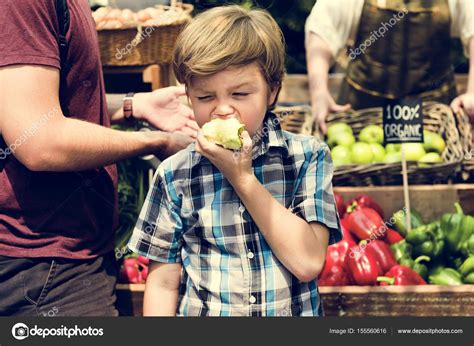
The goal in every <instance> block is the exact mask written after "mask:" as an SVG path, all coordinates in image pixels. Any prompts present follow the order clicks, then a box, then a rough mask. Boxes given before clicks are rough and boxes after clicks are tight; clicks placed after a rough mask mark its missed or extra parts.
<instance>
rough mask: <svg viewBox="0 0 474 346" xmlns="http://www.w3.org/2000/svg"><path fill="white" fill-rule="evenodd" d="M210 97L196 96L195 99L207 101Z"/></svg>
mask: <svg viewBox="0 0 474 346" xmlns="http://www.w3.org/2000/svg"><path fill="white" fill-rule="evenodd" d="M211 98H212V96H210V95H207V96H198V97H197V99H198V100H199V101H207V100H210V99H211Z"/></svg>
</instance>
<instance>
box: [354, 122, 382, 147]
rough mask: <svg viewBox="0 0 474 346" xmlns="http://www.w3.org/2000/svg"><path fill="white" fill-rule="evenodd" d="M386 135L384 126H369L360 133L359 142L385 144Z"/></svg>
mask: <svg viewBox="0 0 474 346" xmlns="http://www.w3.org/2000/svg"><path fill="white" fill-rule="evenodd" d="M383 138H384V133H383V129H382V126H378V125H368V126H366V127H364V128H363V129H362V131H360V134H359V141H361V142H365V143H369V144H370V143H379V144H382V143H383Z"/></svg>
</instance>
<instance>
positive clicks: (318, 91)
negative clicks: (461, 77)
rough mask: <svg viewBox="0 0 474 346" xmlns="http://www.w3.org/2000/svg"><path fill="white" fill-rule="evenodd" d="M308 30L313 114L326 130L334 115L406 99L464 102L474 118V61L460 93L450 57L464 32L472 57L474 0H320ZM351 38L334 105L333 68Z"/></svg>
mask: <svg viewBox="0 0 474 346" xmlns="http://www.w3.org/2000/svg"><path fill="white" fill-rule="evenodd" d="M305 32H306V51H307V64H308V75H309V84H310V93H311V103H312V108H313V116H314V119H315V121H316V122H317V123H318V125H319V127H320V128H321V129H322V130H323V132H325V131H326V123H325V120H326V116H327V114H328V113H329V112H341V111H342V112H344V111H348V110H349V109H351V108H353V109H361V108H368V107H376V106H381V105H383V104H384V102H385V101H386V100H392V99H397V98H402V97H406V96H417V97H421V98H422V99H423V100H436V101H439V102H442V103H446V104H451V106H452V108H453V110H454V111H458V110H459V108H460V107H462V108H464V110H465V111H466V112H467V114H468V115H470V117H471V119H472V120H473V121H474V59H472V58H471V59H470V69H469V78H468V84H467V91H466V93H464V94H462V95H459V96H457V97H456V85H455V81H454V69H453V66H452V63H451V60H450V45H451V37H458V36H460V37H461V40H462V42H463V44H464V48H465V52H466V53H467V54H468V55H469V56H471V57H472V56H474V1H463V0H432V1H423V0H411V1H404V0H318V1H317V2H316V4H315V5H314V7H313V10H312V12H311V14H310V16H309V17H308V19H307V21H306V27H305ZM348 41H349V42H353V43H354V44H353V46H352V48H351V49H350V50H349V65H348V67H347V72H346V76H345V78H344V80H343V83H342V86H341V90H340V94H339V99H338V100H337V102H336V101H335V100H334V99H333V98H332V96H331V95H330V92H329V89H328V73H329V69H330V67H331V64H332V62H333V61H334V59H335V57H336V56H337V55H338V54H339V52H340V51H341V50H342V49H344V48H345V47H346V43H347V42H348Z"/></svg>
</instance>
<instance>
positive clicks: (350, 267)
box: [347, 245, 378, 286]
mask: <svg viewBox="0 0 474 346" xmlns="http://www.w3.org/2000/svg"><path fill="white" fill-rule="evenodd" d="M360 250H361V249H360V247H359V246H358V245H356V246H353V247H352V248H351V249H350V251H351V253H349V257H348V259H347V271H348V273H349V275H350V276H351V277H352V279H353V280H354V282H355V283H356V284H358V285H361V286H366V285H375V284H376V283H377V276H378V265H377V260H376V259H375V258H374V257H373V256H372V255H371V254H369V253H367V252H365V251H360Z"/></svg>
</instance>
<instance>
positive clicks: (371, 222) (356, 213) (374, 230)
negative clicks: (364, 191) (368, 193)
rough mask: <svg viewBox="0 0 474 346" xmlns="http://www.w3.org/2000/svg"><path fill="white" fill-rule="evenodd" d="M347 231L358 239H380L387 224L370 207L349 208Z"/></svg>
mask: <svg viewBox="0 0 474 346" xmlns="http://www.w3.org/2000/svg"><path fill="white" fill-rule="evenodd" d="M347 225H348V228H349V231H350V232H351V233H352V234H353V235H354V236H355V237H356V238H357V239H359V240H367V239H377V238H379V239H381V238H383V237H384V236H385V231H386V230H387V226H385V223H384V221H383V220H382V218H381V217H380V215H379V214H378V213H377V212H376V211H375V210H374V209H371V208H365V207H362V208H352V209H351V208H349V209H348V216H347Z"/></svg>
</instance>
